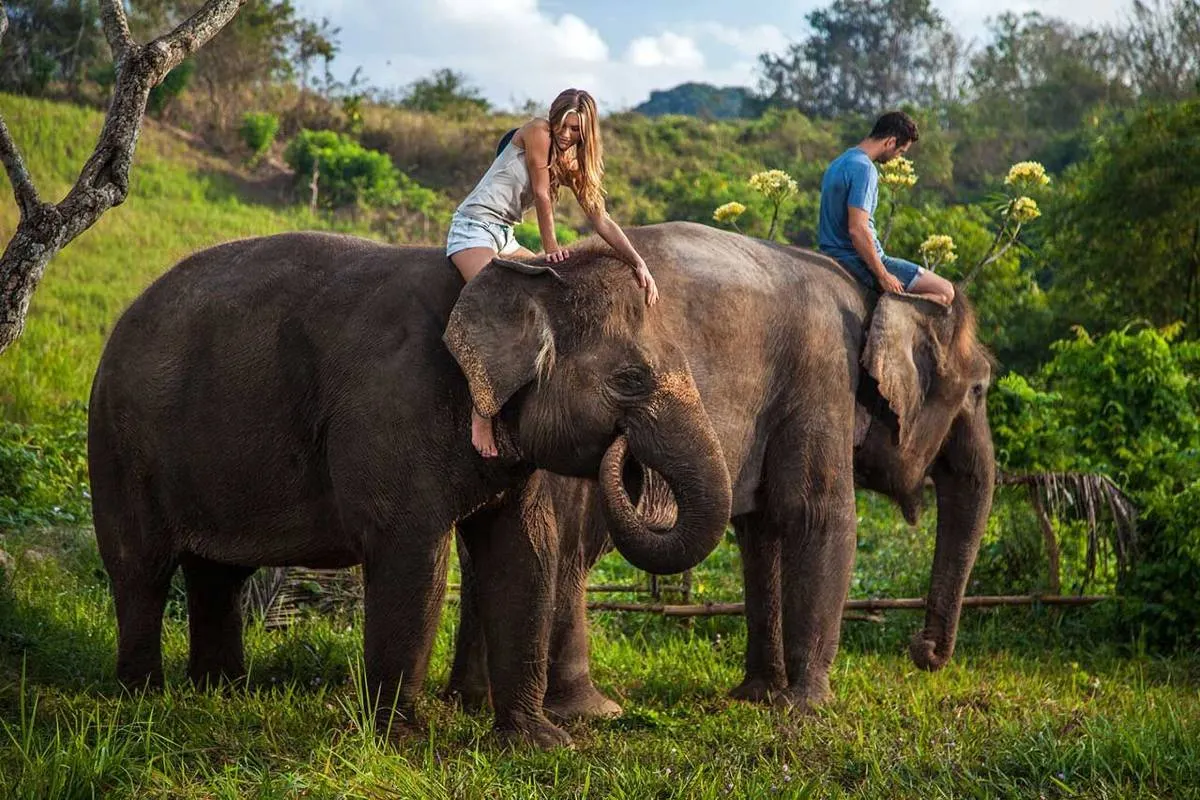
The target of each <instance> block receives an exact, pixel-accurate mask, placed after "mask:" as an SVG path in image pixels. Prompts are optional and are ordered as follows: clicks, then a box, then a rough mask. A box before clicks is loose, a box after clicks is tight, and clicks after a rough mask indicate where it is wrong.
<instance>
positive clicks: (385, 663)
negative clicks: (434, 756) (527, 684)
mask: <svg viewBox="0 0 1200 800" xmlns="http://www.w3.org/2000/svg"><path fill="white" fill-rule="evenodd" d="M368 542H369V544H368V549H367V554H366V558H365V559H364V563H363V582H364V598H363V605H364V628H365V630H364V635H363V651H364V656H365V661H366V673H367V682H366V690H367V693H368V697H367V698H366V704H367V707H368V708H369V709H370V710H371V712H372V713H373V714H374V716H375V727H376V730H377V731H379V733H380V734H382V735H384V736H385V737H398V736H399V735H401V734H403V733H405V732H406V731H409V730H411V729H412V728H413V727H414V726H415V724H416V716H415V713H414V709H413V706H414V703H415V701H416V697H417V695H418V694H419V693H420V691H421V689H422V687H423V686H424V684H425V675H426V673H427V671H428V669H429V656H430V653H431V652H432V650H433V639H434V634H435V633H436V632H437V626H438V621H439V619H440V615H441V610H442V601H443V599H444V598H445V594H446V571H447V568H448V566H449V556H450V535H449V532H448V531H442V532H440V533H438V532H435V531H434V530H432V529H431V528H430V526H429V525H428V524H425V525H421V524H419V523H416V522H413V523H411V524H408V525H405V524H397V525H389V526H387V533H383V532H381V531H376V532H374V533H373V535H372V536H370V537H369V538H368Z"/></svg>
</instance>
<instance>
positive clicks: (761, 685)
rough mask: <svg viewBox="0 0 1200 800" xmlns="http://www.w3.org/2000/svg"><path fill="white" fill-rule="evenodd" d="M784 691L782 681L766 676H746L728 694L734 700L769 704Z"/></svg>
mask: <svg viewBox="0 0 1200 800" xmlns="http://www.w3.org/2000/svg"><path fill="white" fill-rule="evenodd" d="M784 691H785V688H784V685H783V681H771V680H767V679H766V678H746V679H745V680H744V681H742V682H741V683H740V684H739V685H737V686H735V687H734V688H732V689H730V690H729V696H730V697H732V698H733V699H734V700H743V701H745V702H747V703H762V704H770V703H772V702H773V701H774V700H775V698H776V697H778V696H779V695H780V694H782V693H783V692H784Z"/></svg>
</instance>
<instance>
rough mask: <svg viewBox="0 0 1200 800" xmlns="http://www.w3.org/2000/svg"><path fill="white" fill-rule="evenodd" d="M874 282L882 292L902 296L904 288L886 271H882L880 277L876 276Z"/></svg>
mask: <svg viewBox="0 0 1200 800" xmlns="http://www.w3.org/2000/svg"><path fill="white" fill-rule="evenodd" d="M875 280H877V281H879V288H881V289H883V291H884V292H891V293H892V294H904V286H903V285H901V283H900V280H899V279H898V278H897V277H896V276H895V275H893V274H892V273H890V272H888V271H887V270H884V273H883V274H882V275H876V276H875Z"/></svg>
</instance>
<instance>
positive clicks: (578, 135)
mask: <svg viewBox="0 0 1200 800" xmlns="http://www.w3.org/2000/svg"><path fill="white" fill-rule="evenodd" d="M549 116H550V118H549V119H548V120H547V119H540V118H539V119H533V120H530V121H529V122H527V123H525V124H524V125H523V126H521V128H519V129H518V130H517V132H516V133H515V134H514V135H513V137H512V139H511V140H510V141H509V143H508V144H507V145H505V146H504V148H503V149H502V150H501V151H500V153H499V155H497V156H496V160H495V161H493V162H492V165H491V166H490V167H489V168H488V171H487V172H486V173H484V176H483V178H481V179H480V181H479V183H478V184H477V185H476V186H475V188H474V189H473V190H472V191H471V193H470V194H469V195H467V199H466V200H463V202H462V204H461V205H460V206H459V207H458V209H457V210H455V212H454V218H453V219H452V220H451V222H450V233H449V235H448V236H447V238H446V255H448V256H450V260H451V261H453V262H454V266H455V267H457V268H458V271H459V272H460V273H462V276H463V280H466V281H469V280H471V279H472V278H474V277H475V276H476V275H477V274H479V271H480V270H481V269H483V268H484V267H485V266H486V265H487V264H488V262H489V261H491V260H492V259H493V258H495V257H496V256H497V255H505V256H526V257H528V256H533V255H534V254H533V253H531V252H530V251H528V250H526V249H525V248H523V247H521V245H520V244H518V243H517V240H516V238H515V237H514V236H513V226H514V225H516V224H517V223H518V222H520V221H521V217H522V216H524V214H525V212H526V211H528V210H529V209H530V208H536V209H537V220H538V230H539V231H540V232H541V235H542V249H543V250H544V251H545V254H546V260H547V261H549V262H550V263H551V264H557V263H559V262H560V261H563V260H564V259H566V258H567V256H569V255H570V252H569V251H567V250H566V249H565V248H562V247H559V245H558V240H557V239H556V238H555V236H554V201H555V200H556V199H557V197H558V190H559V188H560V187H562V186H568V187H570V189H571V191H572V192H573V193H574V194H575V199H576V200H578V201H579V205H580V207H581V208H582V209H583V210H584V213H586V214H587V216H588V219H589V220H591V223H592V229H593V230H595V231H596V233H597V234H599V235H600V238H602V239H603V240H604V241H606V242H608V244H609V245H610V246H611V247H612V248H613V249H614V250H616V251H617V254H618V255H619V256H620V257H621V258H622V259H624V260H625V261H627V262H629V263H630V264H631V265H632V266H633V270H634V275H635V276H636V278H637V282H638V285H639V286H641V287H642V288H643V289H644V290H645V291H646V305H651V306H652V305H654V304H655V302H657V301H658V287H657V286H656V285H655V283H654V278H653V276H651V275H650V270H649V269H647V267H646V262H645V261H643V260H642V257H641V256H640V255H638V253H637V251H636V250H634V249H633V245H631V244H630V243H629V240H628V239H627V238H625V234H624V232H623V231H622V230H621V229H620V227H618V226H617V224H616V223H615V222H613V221H612V219H611V218H610V217H609V216H608V212H607V211H605V209H604V192H603V189H602V188H601V185H600V182H601V179H602V178H603V177H604V147H603V145H602V143H601V141H600V129H599V125H598V124H597V119H596V101H595V100H593V99H592V96H591V95H590V94H588V93H587V92H585V91H582V90H580V89H567V90H566V91H565V92H562V93H561V94H560V95H559V96H558V97H556V98H555V99H554V102H553V103H552V104H551V105H550V115H549ZM471 443H472V444H474V445H475V449H476V450H478V451H479V454H480V455H482V456H483V457H484V458H492V457H494V456H496V455H497V452H498V451H497V450H496V441H495V438H494V437H493V435H492V421H491V419H489V418H488V417H484V416H481V415H480V414H479V412H478V411H472V414H471Z"/></svg>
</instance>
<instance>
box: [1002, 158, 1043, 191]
mask: <svg viewBox="0 0 1200 800" xmlns="http://www.w3.org/2000/svg"><path fill="white" fill-rule="evenodd" d="M1049 183H1050V176H1049V175H1047V174H1046V168H1045V167H1043V166H1042V165H1041V164H1039V163H1038V162H1036V161H1020V162H1018V163H1016V164H1013V165H1012V167H1010V168H1009V170H1008V175H1007V176H1005V178H1004V185H1005V186H1015V187H1016V188H1018V189H1037V188H1040V187H1042V186H1046V185H1047V184H1049Z"/></svg>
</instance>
